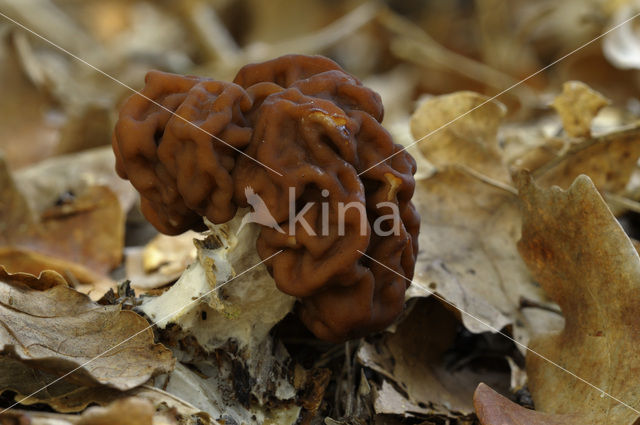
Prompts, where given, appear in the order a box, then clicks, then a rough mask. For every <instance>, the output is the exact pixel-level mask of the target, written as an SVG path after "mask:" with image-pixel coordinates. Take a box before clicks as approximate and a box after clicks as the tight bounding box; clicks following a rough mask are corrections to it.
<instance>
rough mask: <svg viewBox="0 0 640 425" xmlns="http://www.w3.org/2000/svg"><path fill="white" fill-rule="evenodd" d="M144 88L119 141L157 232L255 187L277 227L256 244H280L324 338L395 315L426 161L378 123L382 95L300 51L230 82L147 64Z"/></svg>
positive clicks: (289, 286)
mask: <svg viewBox="0 0 640 425" xmlns="http://www.w3.org/2000/svg"><path fill="white" fill-rule="evenodd" d="M141 93H142V94H143V96H141V95H139V94H134V95H133V96H132V97H131V98H129V100H128V101H127V102H126V103H125V105H124V106H123V107H122V109H121V111H120V118H119V121H118V123H117V125H116V130H115V133H114V137H113V148H114V152H115V154H116V158H117V171H118V173H119V174H120V176H121V177H123V178H127V179H129V180H130V181H131V183H132V184H133V185H134V186H135V188H136V189H137V190H138V191H139V192H140V195H141V198H142V209H143V212H144V214H145V216H146V217H147V219H148V220H149V221H150V222H151V223H152V224H153V225H154V226H156V227H157V228H158V230H160V231H161V232H164V233H168V234H177V233H181V232H184V231H186V230H188V229H194V230H200V229H202V228H203V224H202V223H203V222H202V217H203V216H205V217H207V218H208V219H209V220H210V221H211V222H213V223H218V224H219V223H224V222H226V221H228V220H230V219H231V218H233V216H234V215H235V213H236V210H237V208H238V207H247V206H249V203H248V200H247V190H246V189H247V188H248V187H250V188H251V191H252V193H255V194H257V195H259V196H260V198H261V199H262V200H263V201H264V204H265V205H266V207H267V209H268V211H269V213H270V214H271V216H272V217H273V218H274V219H275V221H276V222H277V223H278V225H279V228H275V227H272V226H263V228H262V231H261V233H260V236H259V238H258V240H257V250H258V253H259V255H260V257H261V258H263V259H265V258H268V257H269V256H271V255H272V254H275V253H276V252H278V251H280V250H282V253H280V254H278V255H276V256H274V257H273V258H272V259H270V260H269V261H268V262H267V266H268V268H269V270H270V272H271V273H272V275H273V277H274V279H275V281H276V284H277V286H278V288H279V289H280V290H281V291H283V292H285V293H287V294H290V295H293V296H296V297H298V299H299V300H300V305H299V315H300V317H301V319H302V320H303V322H304V323H305V324H306V326H307V327H308V328H309V329H310V330H311V331H312V332H313V333H314V334H315V335H316V336H317V337H319V338H322V339H326V340H332V341H339V340H344V339H347V338H353V337H356V336H360V335H363V334H366V333H369V332H372V331H376V330H380V329H383V328H384V327H386V326H387V325H389V324H390V323H391V322H392V321H393V320H394V319H395V318H396V317H397V316H398V314H399V313H400V312H401V311H402V308H403V304H404V293H405V290H406V288H407V286H408V281H407V280H406V279H405V277H406V278H408V279H411V278H412V276H413V269H414V263H415V258H416V255H417V250H418V247H417V240H418V239H417V233H418V228H419V223H420V221H419V217H418V214H417V213H416V210H415V208H414V207H413V205H412V203H411V197H412V195H413V191H414V185H415V183H414V179H413V174H414V173H415V171H416V165H415V162H414V160H413V158H412V157H411V156H410V155H409V154H408V153H406V152H404V151H401V147H400V146H398V145H396V144H394V143H393V140H392V139H391V136H390V135H389V133H388V132H387V131H386V130H385V129H384V128H383V127H382V126H381V124H380V122H381V120H382V116H383V108H382V103H381V100H380V96H379V95H378V94H376V93H375V92H373V91H372V90H370V89H368V88H366V87H364V86H363V85H362V84H361V83H360V81H358V80H357V79H355V78H354V77H352V76H351V75H349V74H347V73H346V72H345V71H343V70H342V69H341V68H340V67H339V66H338V65H337V64H336V63H335V62H333V61H331V60H329V59H327V58H324V57H320V56H300V55H289V56H283V57H280V58H277V59H274V60H271V61H268V62H264V63H259V64H252V65H247V66H245V67H244V68H242V69H241V70H240V71H239V72H238V74H237V75H236V77H235V79H234V81H233V83H226V82H220V81H215V80H211V79H207V78H199V77H192V76H186V77H185V76H179V75H173V74H167V73H163V72H158V71H151V72H150V73H149V74H148V75H147V78H146V86H145V88H144V89H143V90H142V92H141ZM151 100H153V102H152V101H151ZM154 102H156V103H157V104H156V103H154ZM159 105H161V106H159ZM194 125H195V126H194ZM399 151H401V152H399ZM396 152H399V153H398V154H396V155H394V156H392V157H391V158H389V159H386V160H385V158H388V157H389V156H391V155H393V154H394V153H396ZM381 161H382V162H381ZM379 162H381V163H380V164H378V163H379ZM376 164H378V165H376ZM374 165H375V166H374ZM359 174H361V175H359ZM290 196H291V198H292V207H290V202H289V201H288V200H289V197H290ZM293 198H295V199H293ZM292 208H293V210H294V211H293V212H294V214H293V215H292V214H291V212H292V211H291V209H292ZM296 217H297V218H296ZM301 218H302V219H304V220H301ZM394 218H395V220H394ZM307 223H308V224H307ZM358 251H362V252H365V253H366V254H367V255H368V256H371V257H372V258H375V259H376V260H377V261H380V262H381V263H383V264H385V265H386V266H387V267H388V268H389V269H391V270H389V269H387V268H386V267H383V266H381V265H379V264H377V263H376V262H375V261H372V260H370V259H369V258H367V257H366V256H363V255H362V254H360V253H359V252H358ZM392 270H393V271H392Z"/></svg>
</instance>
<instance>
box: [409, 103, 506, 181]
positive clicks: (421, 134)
mask: <svg viewBox="0 0 640 425" xmlns="http://www.w3.org/2000/svg"><path fill="white" fill-rule="evenodd" d="M505 113H506V108H505V106H504V105H502V104H501V103H499V102H497V101H495V100H490V99H489V98H488V97H486V96H483V95H481V94H478V93H474V92H470V91H463V92H456V93H452V94H447V95H443V96H436V97H433V98H431V99H427V100H426V101H425V102H424V103H423V104H422V105H420V106H419V107H418V109H417V110H416V111H415V112H414V114H413V116H412V117H411V133H412V134H413V137H414V138H415V140H418V139H422V138H424V139H423V140H421V141H420V142H419V144H418V146H419V148H420V150H421V151H422V154H423V155H424V156H425V157H426V158H427V159H428V160H429V161H430V162H431V163H432V164H433V165H435V166H436V167H439V166H446V165H451V164H459V165H464V166H467V167H471V168H473V169H474V170H475V171H478V172H480V173H482V174H485V175H487V176H489V177H491V178H494V179H496V180H499V181H502V182H507V181H509V175H508V173H507V170H506V168H505V167H504V166H502V164H501V161H502V157H501V153H500V151H499V148H498V141H497V137H496V136H497V133H498V127H499V125H500V123H501V122H502V119H503V117H504V115H505ZM445 125H446V127H443V126H445Z"/></svg>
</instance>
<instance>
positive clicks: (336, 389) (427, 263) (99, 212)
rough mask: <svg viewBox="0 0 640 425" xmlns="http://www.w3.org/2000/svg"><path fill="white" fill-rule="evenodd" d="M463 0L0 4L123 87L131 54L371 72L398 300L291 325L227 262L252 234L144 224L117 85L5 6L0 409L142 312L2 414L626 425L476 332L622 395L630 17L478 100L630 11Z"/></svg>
mask: <svg viewBox="0 0 640 425" xmlns="http://www.w3.org/2000/svg"><path fill="white" fill-rule="evenodd" d="M409 3H411V4H409ZM463 3H464V4H465V5H463V4H462V3H461V4H454V3H450V4H448V3H447V4H444V3H439V4H438V2H427V3H424V4H417V3H416V4H413V3H412V2H408V3H406V4H404V3H403V2H396V1H388V2H385V4H381V3H380V4H378V3H373V2H364V1H354V2H344V4H341V3H340V4H338V3H335V2H324V1H320V0H303V1H300V2H296V5H295V6H292V5H291V3H290V2H284V1H282V0H276V1H274V2H270V4H269V5H268V7H267V5H266V4H263V2H259V1H253V0H247V1H231V0H223V1H189V2H181V3H180V5H177V4H176V5H173V4H169V3H166V2H144V1H132V2H124V1H120V0H108V1H101V2H98V1H87V2H83V4H82V5H80V4H77V2H71V1H67V0H59V1H49V0H38V1H37V2H35V3H33V4H31V3H30V4H29V5H27V4H26V3H24V2H19V1H13V0H2V1H0V11H1V12H2V13H6V14H8V15H11V16H12V17H13V18H15V19H17V20H19V21H21V22H24V23H25V24H27V25H28V26H31V27H32V28H34V30H36V31H38V32H39V33H41V34H43V35H44V36H45V37H47V38H50V39H51V40H53V41H54V42H56V43H58V44H60V45H61V46H63V47H65V48H68V49H69V50H70V51H72V52H74V54H77V55H78V56H79V57H81V58H83V59H86V60H87V61H89V62H90V63H92V64H94V65H96V66H97V67H99V68H100V69H103V70H105V71H106V72H109V73H111V74H113V75H114V76H117V78H118V79H120V80H122V81H123V82H124V83H125V84H127V85H129V86H131V87H135V88H139V87H140V84H141V82H142V81H143V76H144V74H145V73H146V71H147V70H148V69H150V68H157V69H162V70H165V71H169V72H177V73H182V74H197V75H208V76H213V77H215V78H218V79H227V78H228V77H229V76H231V75H233V74H234V73H235V71H236V70H237V68H238V67H239V66H241V65H243V64H244V63H246V62H249V61H260V60H265V59H269V58H272V57H274V56H278V55H280V54H284V53H294V52H295V53H311V54H315V53H317V54H324V55H328V56H329V57H331V58H333V59H335V60H337V61H338V62H339V63H340V64H341V65H343V66H345V68H346V69H347V70H348V71H350V72H352V73H354V74H355V75H357V76H358V77H359V78H361V79H363V80H364V81H365V84H367V85H369V86H372V87H374V88H375V89H376V90H377V91H379V92H380V93H381V94H382V97H383V101H384V103H385V107H386V113H385V121H384V125H385V127H386V128H387V129H389V130H390V131H391V132H392V134H393V135H394V138H395V140H396V142H398V143H402V144H404V145H405V146H408V150H409V151H410V152H411V153H412V155H413V156H414V157H415V158H416V160H417V163H418V172H417V175H416V176H417V184H416V193H415V196H414V203H415V204H416V206H417V207H418V208H419V210H420V213H421V215H422V225H421V234H420V252H419V257H418V263H417V266H416V275H415V278H414V282H413V285H412V286H411V288H410V289H409V291H408V292H407V294H408V296H407V308H406V312H405V314H403V316H402V317H401V319H400V320H399V321H398V322H397V323H396V324H394V325H393V326H391V327H390V328H389V329H388V330H387V331H386V332H383V333H381V334H378V335H372V336H369V337H367V338H364V339H360V340H356V341H350V342H348V343H346V344H342V345H339V346H332V345H327V344H324V343H320V342H318V341H315V340H314V339H313V338H311V336H310V335H309V334H308V333H306V331H305V330H304V329H303V328H302V327H301V325H300V324H299V323H298V322H297V321H296V319H295V318H294V317H293V316H292V315H291V314H289V313H290V311H291V310H292V308H294V301H295V300H293V299H290V298H287V297H284V296H282V294H281V293H279V292H278V291H277V290H276V289H275V286H274V285H273V281H272V279H271V278H270V277H269V275H268V273H267V272H266V270H265V269H264V267H258V268H256V269H255V270H252V271H250V272H249V273H247V274H246V275H240V274H241V273H242V272H244V271H245V270H246V269H248V268H249V267H251V266H252V265H254V264H256V263H257V261H258V257H257V255H256V254H255V252H251V250H246V249H245V248H242V247H243V246H245V247H246V246H249V245H252V243H251V239H252V238H255V233H254V232H255V229H253V230H246V229H245V230H244V231H243V233H241V234H240V235H239V238H240V240H238V237H237V236H233V234H234V232H233V228H234V227H233V226H234V224H233V223H231V224H230V225H229V226H227V227H216V226H213V227H212V228H211V229H210V230H209V231H208V232H206V233H204V234H196V233H192V234H185V235H181V236H178V237H167V236H159V235H157V233H156V232H155V231H154V230H153V229H150V228H149V227H148V225H146V224H145V223H144V221H143V220H141V216H140V213H139V210H138V200H137V194H136V193H135V191H133V190H132V189H131V188H130V186H129V185H128V184H127V183H126V182H124V181H121V180H120V179H119V178H118V177H117V176H116V174H115V172H114V170H113V157H112V153H111V149H110V147H108V146H106V145H108V144H109V141H110V136H111V135H110V132H111V129H112V128H113V124H114V122H115V114H116V111H117V106H118V104H119V103H120V102H121V101H122V100H123V99H124V97H125V96H127V95H128V94H129V93H128V92H127V90H126V89H125V88H124V87H122V86H119V85H117V84H115V83H114V82H113V81H110V80H109V79H107V78H105V77H104V76H101V75H99V74H97V73H96V72H95V71H93V70H91V69H89V68H86V66H85V65H83V64H82V63H79V62H77V61H75V60H72V59H71V58H69V57H68V56H66V55H64V54H63V53H61V52H60V51H57V50H55V49H54V48H53V47H51V46H50V45H47V44H46V43H44V42H43V41H42V40H39V39H37V38H36V37H34V36H32V35H29V34H28V33H26V32H24V31H21V30H19V29H18V28H16V27H15V26H13V25H10V24H8V23H6V22H5V21H2V23H0V40H1V41H2V44H1V45H0V57H2V63H3V67H2V70H0V78H1V80H2V81H3V83H6V87H7V89H6V90H5V91H4V92H3V98H2V99H1V100H0V110H1V111H2V112H3V113H2V114H0V132H1V133H2V137H1V138H0V150H2V152H3V154H2V161H0V162H1V166H0V182H1V184H0V228H1V229H2V231H1V232H0V264H2V265H3V266H4V269H3V270H5V271H3V272H2V273H3V274H2V279H1V280H2V282H1V284H2V285H3V287H4V288H5V289H4V291H3V293H4V294H5V297H4V298H3V300H2V307H1V308H2V310H1V311H2V314H1V315H0V322H1V323H2V324H3V327H2V331H1V332H3V333H2V334H0V335H3V336H2V349H1V350H0V391H2V392H3V395H2V396H1V397H0V407H3V408H4V407H8V406H11V405H12V404H13V403H14V401H15V400H22V399H23V398H24V397H25V396H27V395H29V394H31V393H33V392H35V391H37V390H39V389H40V388H41V387H43V386H45V385H47V384H49V383H51V382H53V381H55V380H56V379H58V378H59V377H61V376H63V375H64V374H65V373H67V372H69V371H71V370H73V369H74V368H76V367H78V366H80V365H82V364H83V363H84V362H86V361H87V360H89V359H90V358H91V357H92V356H95V355H98V354H100V352H101V350H102V351H104V350H106V349H107V348H109V347H110V346H112V345H115V344H117V343H118V342H121V341H123V340H125V339H126V338H127V337H129V336H131V335H133V334H134V333H135V332H137V331H141V330H143V329H144V328H145V327H148V326H150V325H152V324H154V325H155V326H153V328H150V329H148V330H145V331H143V332H142V333H141V334H140V335H139V336H137V337H135V338H133V339H132V340H131V341H129V342H127V343H124V344H123V345H122V347H121V349H120V348H119V349H117V350H114V351H113V352H111V353H108V354H107V355H105V357H104V358H99V359H97V360H95V362H92V363H89V364H87V365H85V366H83V367H81V368H80V369H79V370H78V371H77V372H75V373H73V374H72V375H70V376H68V377H65V378H64V379H61V380H59V381H57V382H55V383H54V384H53V385H51V386H49V387H48V388H46V389H45V390H43V391H41V392H38V393H37V394H35V395H33V396H32V398H30V399H28V400H23V402H22V404H21V405H19V406H16V407H14V408H13V409H11V410H9V411H7V412H3V413H2V414H0V422H2V423H5V422H7V421H8V422H7V423H34V424H38V423H42V424H54V423H56V424H60V423H65V424H66V423H69V424H76V423H79V424H102V423H113V424H120V423H121V424H129V423H145V424H174V423H178V424H191V423H193V424H198V423H216V421H218V422H219V423H274V424H289V423H296V421H298V422H299V423H323V422H324V423H328V424H335V423H340V424H361V423H401V422H402V423H428V424H445V423H446V424H473V423H478V421H479V422H480V423H482V424H485V425H489V424H490V425H495V424H500V425H503V424H505V423H506V424H509V423H513V424H525V423H526V424H573V423H603V422H608V423H621V424H631V423H633V422H634V421H635V419H637V416H636V414H635V413H634V412H633V410H631V409H629V408H626V407H624V406H623V405H621V404H620V403H618V402H616V401H615V400H612V399H611V398H609V397H606V396H604V397H603V396H602V392H598V390H595V389H594V388H593V387H590V386H589V385H587V384H585V383H584V382H582V381H580V380H579V379H577V378H576V377H574V376H571V375H569V374H567V373H566V372H564V371H562V370H561V369H559V368H557V367H556V366H554V365H552V364H550V363H549V362H547V361H544V360H541V359H540V358H539V357H536V356H535V355H533V354H531V352H527V351H526V350H524V349H523V347H522V346H521V345H518V344H515V343H514V342H513V341H510V340H509V339H507V338H504V336H503V335H502V334H498V333H496V331H501V332H502V333H503V334H505V335H507V336H509V337H512V338H513V339H514V340H515V341H517V342H519V343H521V344H524V345H530V347H531V348H532V349H533V350H535V351H536V352H539V353H541V354H543V355H544V356H545V357H547V358H548V359H549V360H552V361H553V362H556V363H557V364H559V365H561V366H562V367H565V368H566V369H567V370H569V371H571V372H574V373H575V374H576V375H577V376H579V377H581V378H583V379H585V380H587V381H589V382H590V383H592V384H593V385H595V386H597V387H598V388H599V389H600V390H601V391H605V392H607V393H608V394H610V395H612V396H614V397H616V398H618V399H619V400H620V401H624V402H625V403H629V405H631V406H634V407H636V408H637V406H636V404H635V401H636V399H637V394H636V392H637V391H636V388H635V387H634V382H635V381H636V379H632V377H633V376H634V374H637V371H636V368H635V367H634V365H633V355H632V353H633V348H635V347H634V335H635V331H634V330H633V326H634V325H633V319H632V318H633V313H632V312H633V308H634V305H635V304H634V303H635V302H637V294H636V293H635V292H636V291H634V290H633V287H634V285H635V280H634V278H633V276H634V275H633V273H634V270H635V267H636V262H637V261H638V260H637V254H636V253H635V251H634V248H633V243H634V242H635V241H634V240H633V238H632V236H635V237H637V236H639V235H640V232H638V231H637V230H636V229H637V222H638V220H637V216H636V214H637V213H638V212H640V204H639V203H638V201H640V170H639V169H638V166H637V162H638V158H639V157H640V150H639V149H640V148H639V147H638V146H640V143H638V138H639V135H640V126H639V125H638V116H639V115H640V113H639V108H638V106H637V105H638V101H637V99H638V97H639V96H640V90H638V84H637V81H636V77H635V74H633V72H634V71H633V69H634V68H637V62H638V58H637V57H636V56H637V55H636V53H637V52H635V50H637V49H635V47H633V45H634V40H635V39H636V38H637V34H636V33H637V29H636V27H635V26H634V25H628V26H625V27H622V28H621V29H620V31H614V32H611V33H609V34H607V35H605V36H604V37H603V40H601V41H598V42H596V43H593V44H591V45H589V46H587V47H585V48H584V49H582V50H580V51H577V52H575V53H574V54H572V55H571V56H570V57H567V58H566V59H565V60H563V61H561V62H558V63H557V64H556V65H554V67H552V68H550V69H548V70H547V71H546V72H544V73H541V74H538V75H536V76H535V77H533V78H531V79H529V80H527V81H526V82H525V83H524V84H522V85H519V86H517V87H514V88H513V89H512V90H510V91H509V92H507V93H505V94H504V95H502V96H500V97H499V98H498V99H491V98H492V96H494V95H496V94H498V93H499V92H500V91H501V90H504V89H506V88H508V87H509V86H511V85H512V84H515V83H517V82H518V81H520V80H521V79H522V78H525V77H527V76H529V75H531V74H532V73H534V72H536V71H537V70H538V69H540V68H542V67H543V66H545V65H546V64H548V63H549V62H551V60H553V59H557V58H559V57H561V56H562V54H563V53H566V52H568V51H571V50H573V49H575V48H576V47H577V46H579V45H581V44H583V43H585V42H587V41H589V40H591V39H592V38H593V37H595V36H598V35H600V34H602V33H603V32H604V31H605V30H606V29H607V28H609V27H611V26H612V25H615V24H617V23H620V22H622V21H623V20H624V19H628V18H629V17H631V16H633V14H634V13H637V11H638V9H637V8H638V5H637V3H635V2H633V1H626V0H620V1H616V2H604V1H594V2H581V1H579V0H571V1H567V2H561V3H558V2H552V1H550V0H544V1H540V2H534V3H531V2H524V1H520V0H518V1H514V2H509V4H508V5H507V4H504V3H503V2H496V1H494V0H477V1H474V2H473V7H470V6H469V5H466V4H467V3H469V4H471V2H463ZM34 5H35V8H34ZM489 12H490V13H489ZM568 18H570V19H568ZM514 26H515V27H516V28H518V29H519V30H518V33H517V34H515V35H514V31H513V28H514ZM516 57H517V60H514V58H516ZM473 108H477V109H475V110H473V111H471V112H468V111H469V110H471V109H473ZM462 114H465V115H463V116H461V115H462ZM452 120H455V121H454V122H451V121H452ZM443 126H444V127H443ZM425 135H429V136H428V137H425V138H424V140H421V141H420V142H419V143H417V144H415V145H412V146H409V145H411V144H413V142H414V141H415V140H417V139H421V138H423V137H424V136H425ZM522 170H528V171H529V172H530V174H529V175H530V176H531V177H525V176H526V175H523V174H522ZM582 175H587V176H588V179H587V178H585V177H584V176H582ZM553 186H559V187H560V188H562V189H563V190H564V191H562V190H559V189H557V188H553ZM616 217H617V218H616ZM618 222H621V223H622V224H623V226H624V228H625V229H626V230H627V231H628V232H629V235H630V236H631V237H628V236H626V235H625V234H624V233H623V231H622V228H621V227H620V226H619V224H618ZM234 238H235V239H234ZM519 241H520V242H519ZM543 248H544V249H543ZM212 265H215V266H216V272H212V271H211V266H212ZM45 270H53V271H56V272H58V273H59V274H54V273H53V272H50V271H45ZM18 272H20V273H18ZM16 273H18V274H16ZM24 273H30V274H31V276H28V275H26V274H24ZM36 276H39V277H36ZM83 293H85V294H88V295H89V297H90V298H89V297H87V296H86V295H84V294H83ZM432 293H435V294H437V297H434V296H431V295H430V294H432ZM198 297H200V298H198ZM92 300H93V301H92ZM186 304H188V306H186V307H185V308H182V307H184V306H185V305H186ZM454 306H455V308H454ZM458 309H460V310H463V311H464V312H465V313H461V312H460V310H458ZM174 312H175V313H176V314H175V315H173V316H172V317H166V316H167V315H169V314H170V313H174ZM155 322H158V323H157V324H156V323H155ZM585 353H587V354H585ZM525 357H526V358H525ZM174 364H175V367H174ZM630 377H631V378H630ZM481 382H484V383H485V384H487V385H484V384H482V385H479V384H480V383H481ZM490 387H491V388H493V389H494V390H497V391H498V392H494V391H493V390H491V389H490ZM476 388H477V389H476ZM474 389H476V391H475V397H473V392H474ZM95 405H98V406H95ZM532 408H535V409H536V410H531V409H532ZM123 410H126V411H128V412H130V413H131V414H130V415H128V417H125V416H126V415H121V414H119V412H122V411H123ZM474 411H475V413H474Z"/></svg>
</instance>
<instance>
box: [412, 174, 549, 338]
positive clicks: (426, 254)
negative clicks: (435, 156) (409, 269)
mask: <svg viewBox="0 0 640 425" xmlns="http://www.w3.org/2000/svg"><path fill="white" fill-rule="evenodd" d="M413 202H414V204H415V205H416V208H417V209H418V211H419V212H420V215H421V217H422V223H421V229H420V236H419V242H420V251H419V253H418V259H417V262H416V270H415V275H414V279H413V281H414V285H412V286H411V287H410V288H409V294H410V295H412V296H427V295H428V294H429V293H430V292H437V293H438V294H440V295H441V296H443V297H444V298H445V299H447V300H448V301H450V302H451V303H453V304H454V305H456V306H457V307H459V308H460V309H461V310H463V311H465V312H467V313H468V314H463V315H462V321H463V323H464V325H465V327H467V329H469V330H471V331H472V332H476V333H480V332H488V331H492V329H490V328H489V327H488V326H491V327H492V328H495V329H502V328H503V327H505V326H507V325H509V324H514V325H515V326H516V333H517V334H518V335H519V337H522V338H523V339H522V341H521V342H524V343H526V336H527V334H528V333H529V332H530V331H529V330H526V331H525V328H526V327H527V326H526V322H525V321H524V320H519V319H524V318H523V317H522V315H521V312H520V308H519V307H520V299H521V298H522V297H524V298H526V299H529V300H532V301H536V302H540V303H544V302H545V299H546V297H545V296H544V293H543V292H542V291H541V290H540V288H539V287H538V286H537V285H536V284H535V282H534V280H533V278H532V277H531V275H530V273H529V271H528V270H527V268H526V265H525V264H524V262H523V261H522V259H521V258H520V256H519V254H518V251H517V249H516V241H517V240H518V238H519V237H520V212H519V210H518V203H517V199H516V197H515V196H514V195H513V194H511V193H509V192H506V191H504V190H502V189H498V188H496V187H493V186H490V185H488V184H486V183H484V182H482V181H480V180H478V179H476V178H474V177H471V176H469V175H468V174H466V173H464V172H462V171H460V170H458V169H455V168H451V167H449V168H446V169H443V170H441V171H438V172H437V173H436V174H435V175H433V176H432V177H430V178H427V179H423V180H419V181H417V182H416V192H415V194H414V200H413ZM487 325H488V326H487ZM523 325H524V326H523Z"/></svg>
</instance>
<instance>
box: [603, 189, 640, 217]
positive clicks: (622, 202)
mask: <svg viewBox="0 0 640 425" xmlns="http://www.w3.org/2000/svg"><path fill="white" fill-rule="evenodd" d="M602 196H603V198H604V200H605V201H607V203H609V204H614V205H617V206H619V207H622V208H624V209H627V210H629V211H633V212H635V213H640V202H638V201H634V200H633V199H629V198H625V197H624V196H621V195H616V194H615V193H611V192H604V193H603V194H602Z"/></svg>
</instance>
